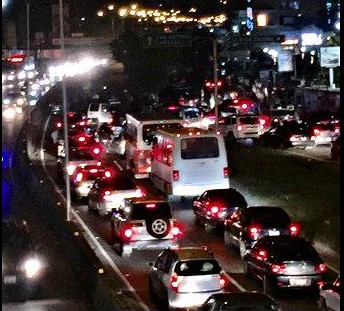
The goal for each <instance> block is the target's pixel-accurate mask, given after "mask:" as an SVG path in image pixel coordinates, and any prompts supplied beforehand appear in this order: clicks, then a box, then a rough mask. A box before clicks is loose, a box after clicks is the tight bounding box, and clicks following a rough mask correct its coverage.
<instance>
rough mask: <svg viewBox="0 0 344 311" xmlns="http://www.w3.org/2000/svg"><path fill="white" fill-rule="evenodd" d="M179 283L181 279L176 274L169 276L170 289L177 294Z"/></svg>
mask: <svg viewBox="0 0 344 311" xmlns="http://www.w3.org/2000/svg"><path fill="white" fill-rule="evenodd" d="M180 281H181V277H179V276H178V275H177V274H176V273H173V274H172V276H171V289H172V290H173V291H175V292H176V293H178V287H179V284H180Z"/></svg>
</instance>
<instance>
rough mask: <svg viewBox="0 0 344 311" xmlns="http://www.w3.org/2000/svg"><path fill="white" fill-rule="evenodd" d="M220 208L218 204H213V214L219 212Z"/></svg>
mask: <svg viewBox="0 0 344 311" xmlns="http://www.w3.org/2000/svg"><path fill="white" fill-rule="evenodd" d="M219 210H220V209H219V208H218V207H217V206H212V207H211V209H210V211H211V212H212V213H213V214H217V213H218V212H219Z"/></svg>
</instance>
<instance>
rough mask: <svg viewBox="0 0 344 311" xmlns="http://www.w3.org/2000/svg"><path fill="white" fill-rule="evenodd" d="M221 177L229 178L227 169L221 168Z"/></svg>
mask: <svg viewBox="0 0 344 311" xmlns="http://www.w3.org/2000/svg"><path fill="white" fill-rule="evenodd" d="M223 177H224V178H228V177H229V167H224V168H223Z"/></svg>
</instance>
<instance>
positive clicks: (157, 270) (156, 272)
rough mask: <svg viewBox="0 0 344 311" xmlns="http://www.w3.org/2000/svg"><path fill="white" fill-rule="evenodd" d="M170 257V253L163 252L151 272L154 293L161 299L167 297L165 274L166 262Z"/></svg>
mask: <svg viewBox="0 0 344 311" xmlns="http://www.w3.org/2000/svg"><path fill="white" fill-rule="evenodd" d="M167 257H168V251H167V250H165V251H164V252H162V253H161V254H160V255H159V257H158V258H157V260H156V261H155V263H154V265H153V267H152V270H151V281H152V282H151V285H152V287H153V291H154V292H155V293H156V294H157V295H158V296H159V297H160V298H163V297H164V295H165V286H164V274H165V262H166V260H167Z"/></svg>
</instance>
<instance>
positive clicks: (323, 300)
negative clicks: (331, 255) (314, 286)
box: [318, 275, 340, 311]
mask: <svg viewBox="0 0 344 311" xmlns="http://www.w3.org/2000/svg"><path fill="white" fill-rule="evenodd" d="M318 307H319V310H321V311H330V310H333V311H339V310H340V275H339V276H338V277H337V278H336V279H335V281H334V282H333V283H325V284H324V285H322V286H320V292H319V300H318Z"/></svg>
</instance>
